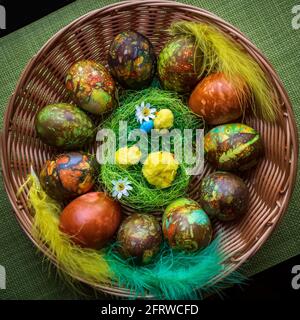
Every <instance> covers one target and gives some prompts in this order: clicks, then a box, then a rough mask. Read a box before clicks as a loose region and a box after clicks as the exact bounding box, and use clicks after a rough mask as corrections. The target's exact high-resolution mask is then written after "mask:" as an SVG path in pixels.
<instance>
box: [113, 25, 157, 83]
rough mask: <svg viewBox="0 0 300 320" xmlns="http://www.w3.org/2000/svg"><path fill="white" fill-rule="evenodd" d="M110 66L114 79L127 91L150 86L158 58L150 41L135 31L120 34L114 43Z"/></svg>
mask: <svg viewBox="0 0 300 320" xmlns="http://www.w3.org/2000/svg"><path fill="white" fill-rule="evenodd" d="M108 64H109V67H110V69H111V73H112V75H113V77H114V78H115V79H116V80H117V81H118V82H119V83H120V84H121V85H122V86H123V87H124V88H127V89H141V88H144V87H147V86H149V85H150V83H151V81H152V79H153V77H154V74H155V71H156V57H155V53H154V49H153V46H152V44H151V43H150V41H149V40H148V39H147V38H146V37H145V36H143V35H142V34H140V33H138V32H135V31H126V32H121V33H119V34H118V35H117V36H116V37H115V38H114V40H113V41H112V43H111V45H110V48H109V53H108Z"/></svg>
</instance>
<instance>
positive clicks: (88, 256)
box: [26, 171, 113, 284]
mask: <svg viewBox="0 0 300 320" xmlns="http://www.w3.org/2000/svg"><path fill="white" fill-rule="evenodd" d="M26 184H29V186H30V188H29V193H28V200H29V204H30V207H31V208H32V209H33V213H34V223H33V233H34V235H35V237H36V238H37V239H38V240H40V241H41V242H42V243H44V244H45V245H47V247H48V248H49V250H50V252H51V253H52V254H53V255H54V256H55V257H56V259H57V261H58V266H59V267H61V268H62V269H63V270H64V271H65V272H66V273H67V274H69V275H72V276H77V277H80V278H83V279H85V280H86V281H88V282H96V283H103V282H105V283H106V284H109V283H110V278H111V277H112V276H113V275H112V273H111V271H110V268H109V266H108V263H107V262H106V260H105V258H104V253H103V252H101V251H97V250H92V249H86V248H81V247H79V246H76V245H74V244H73V243H72V242H71V241H70V239H69V238H68V236H67V235H65V234H64V233H63V232H61V231H60V230H59V214H60V212H61V209H62V208H61V206H60V205H59V203H58V202H56V201H54V200H53V199H52V198H50V197H49V196H48V195H47V194H46V193H45V192H44V191H43V190H42V188H41V186H40V183H39V180H38V178H37V177H36V175H35V173H34V172H33V171H32V172H31V174H30V176H29V178H28V180H27V182H26Z"/></svg>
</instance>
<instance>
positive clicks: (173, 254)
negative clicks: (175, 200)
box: [106, 236, 245, 300]
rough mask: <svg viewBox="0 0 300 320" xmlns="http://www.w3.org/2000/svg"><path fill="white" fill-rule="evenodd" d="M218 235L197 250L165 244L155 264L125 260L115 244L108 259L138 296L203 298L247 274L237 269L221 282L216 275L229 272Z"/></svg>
mask: <svg viewBox="0 0 300 320" xmlns="http://www.w3.org/2000/svg"><path fill="white" fill-rule="evenodd" d="M220 239H221V237H220V236H218V237H217V238H216V239H215V240H214V241H213V242H212V243H211V244H210V245H209V246H208V247H206V248H205V249H204V250H202V251H200V252H196V253H190V254H188V253H184V252H179V251H174V250H172V249H170V248H169V247H168V246H167V245H164V246H163V248H162V249H161V252H160V254H158V256H157V259H156V260H155V261H153V263H152V264H150V265H146V266H136V265H134V264H133V263H132V261H130V260H127V261H126V260H123V259H122V258H121V257H120V256H119V255H118V253H117V251H116V248H115V246H112V247H111V249H110V250H109V252H108V253H107V257H106V260H107V261H108V263H109V266H110V268H111V271H112V272H113V273H114V274H115V275H116V276H117V277H118V283H117V284H118V285H119V286H122V287H125V288H127V289H129V290H130V292H132V293H133V294H134V295H135V297H137V296H139V295H140V296H144V295H145V294H147V293H148V294H150V295H153V296H154V297H155V298H157V299H167V300H177V299H196V298H200V299H201V298H203V297H204V296H205V295H207V294H209V293H213V292H218V291H219V290H220V289H222V288H223V287H226V286H230V285H233V284H241V283H243V282H244V281H245V278H244V277H243V276H242V275H241V274H240V273H238V272H233V273H231V274H230V275H229V276H227V277H225V279H224V280H221V281H219V282H217V283H214V279H215V278H216V277H217V276H220V275H221V274H222V273H224V274H226V265H225V264H224V254H223V252H222V250H221V248H220Z"/></svg>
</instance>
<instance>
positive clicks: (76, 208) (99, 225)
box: [59, 192, 121, 249]
mask: <svg viewBox="0 0 300 320" xmlns="http://www.w3.org/2000/svg"><path fill="white" fill-rule="evenodd" d="M120 222H121V208H120V205H119V204H118V202H115V201H114V200H113V199H111V198H110V197H109V196H108V195H107V194H105V193H104V192H89V193H86V194H84V195H82V196H80V197H78V198H76V199H75V200H73V201H72V202H70V203H69V204H68V205H67V206H66V207H65V208H64V210H63V211H62V213H61V216H60V221H59V228H60V230H61V231H62V232H64V233H65V234H67V235H69V236H70V239H71V240H72V241H73V242H74V243H75V244H77V245H80V246H82V247H85V248H93V249H100V248H103V247H104V246H105V245H106V244H107V242H108V241H109V240H111V239H112V237H113V235H114V234H115V232H116V231H117V229H118V227H119V224H120Z"/></svg>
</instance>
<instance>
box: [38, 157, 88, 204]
mask: <svg viewBox="0 0 300 320" xmlns="http://www.w3.org/2000/svg"><path fill="white" fill-rule="evenodd" d="M40 183H41V186H42V188H43V189H44V191H45V192H46V193H47V194H48V195H49V196H50V197H52V198H54V199H56V200H66V199H71V198H75V197H77V196H79V195H82V194H84V193H86V192H88V191H90V190H91V189H92V187H93V185H94V178H93V165H92V161H91V159H90V158H89V156H88V155H86V154H83V153H79V152H70V153H65V154H62V155H59V156H58V157H56V158H55V159H54V160H48V161H47V162H46V163H45V165H44V167H43V168H42V170H41V172H40Z"/></svg>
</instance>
